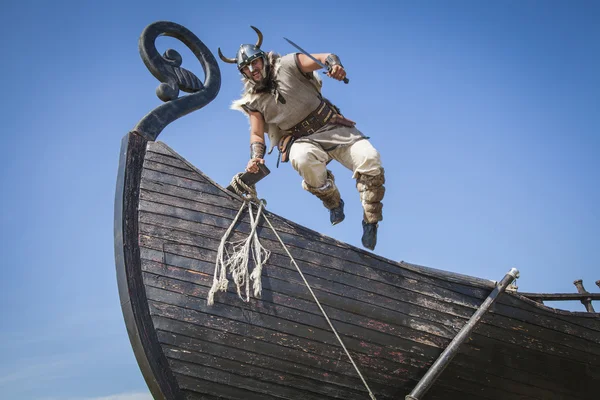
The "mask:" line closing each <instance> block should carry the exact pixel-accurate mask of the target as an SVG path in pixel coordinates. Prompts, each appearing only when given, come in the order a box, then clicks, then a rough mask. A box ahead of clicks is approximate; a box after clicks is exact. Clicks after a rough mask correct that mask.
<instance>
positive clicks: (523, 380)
mask: <svg viewBox="0 0 600 400" xmlns="http://www.w3.org/2000/svg"><path fill="white" fill-rule="evenodd" d="M165 282H166V281H165V280H163V281H162V283H165ZM162 286H163V287H169V286H168V285H162ZM170 289H171V290H177V289H176V288H174V287H172V286H171V287H170ZM205 289H206V291H207V289H208V284H207V288H205ZM186 293H187V294H188V295H196V293H195V292H194V291H190V290H187V291H186ZM230 297H231V298H233V300H234V303H233V304H231V303H229V302H227V303H226V304H228V305H230V306H234V304H235V296H230ZM273 297H274V301H275V302H276V304H284V303H289V302H288V301H285V300H283V301H277V300H278V299H277V297H278V296H273ZM279 297H283V296H279ZM297 306H298V307H299V308H300V309H303V308H304V307H303V304H298V305H297ZM327 311H328V314H329V316H330V318H331V319H332V321H333V322H334V324H335V325H336V326H339V325H340V324H342V322H340V321H343V320H341V319H340V316H339V315H338V314H340V313H339V312H335V311H336V310H335V309H330V308H328V309H327ZM279 315H281V312H280V313H279ZM346 320H348V319H346ZM295 321H301V320H300V319H296V320H295ZM365 321H366V323H367V325H366V326H370V324H375V325H376V326H377V327H378V328H379V327H381V326H382V325H384V324H382V323H380V322H379V321H375V320H373V319H367V318H365ZM353 323H354V324H356V323H357V322H356V319H355V320H354V321H353ZM371 327H374V326H371ZM351 330H353V331H354V333H355V334H356V337H357V338H361V339H363V338H364V339H365V340H368V339H367V336H366V335H364V334H362V335H361V332H360V330H359V329H356V328H354V329H352V328H351ZM397 334H398V335H399V336H400V337H403V339H406V336H405V335H403V334H402V333H400V332H397ZM413 340H414V339H413ZM405 354H406V353H405ZM478 356H480V355H478ZM480 358H481V357H475V358H473V359H470V360H468V361H466V362H464V363H463V364H462V369H463V370H465V371H470V372H469V374H470V375H471V376H473V375H478V374H479V373H480V372H481V370H480V369H478V370H472V368H473V364H474V363H477V362H478V361H479V360H480ZM563 366H564V364H563ZM494 372H495V373H496V374H497V373H498V370H497V369H496V371H494ZM554 373H556V371H554ZM509 375H512V376H511V379H510V381H511V382H513V381H520V385H521V386H523V387H529V386H530V385H533V383H534V381H535V379H532V377H527V376H523V375H522V373H521V375H516V374H509ZM578 376H579V377H581V376H582V375H578ZM485 378H486V380H487V382H488V383H489V382H495V381H497V379H496V377H494V375H493V374H491V375H490V374H486V376H485ZM504 386H506V384H504V383H502V382H497V387H498V388H503V387H504ZM547 386H548V385H547V382H541V381H540V386H538V387H536V386H533V387H534V389H535V391H537V392H543V391H544V390H546V389H545V388H546V387H547ZM545 398H549V397H548V396H546V397H545Z"/></svg>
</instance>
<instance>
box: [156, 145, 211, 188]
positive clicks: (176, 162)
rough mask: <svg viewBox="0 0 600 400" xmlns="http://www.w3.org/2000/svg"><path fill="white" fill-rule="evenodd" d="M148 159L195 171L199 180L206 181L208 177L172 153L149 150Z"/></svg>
mask: <svg viewBox="0 0 600 400" xmlns="http://www.w3.org/2000/svg"><path fill="white" fill-rule="evenodd" d="M146 161H153V162H156V163H160V164H164V165H169V166H171V167H175V168H179V169H182V170H186V171H189V172H193V173H194V174H195V175H196V176H197V177H198V179H199V180H200V179H201V180H204V181H206V178H205V177H204V175H200V174H197V173H196V172H195V171H194V170H193V169H192V168H190V166H189V165H188V164H187V163H185V162H184V161H183V160H182V159H181V158H179V157H174V156H171V155H166V154H161V153H155V152H152V151H149V152H147V153H146Z"/></svg>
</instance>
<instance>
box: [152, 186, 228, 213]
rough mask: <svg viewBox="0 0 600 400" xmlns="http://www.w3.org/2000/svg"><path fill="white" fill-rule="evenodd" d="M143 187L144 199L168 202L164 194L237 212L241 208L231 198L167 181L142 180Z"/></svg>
mask: <svg viewBox="0 0 600 400" xmlns="http://www.w3.org/2000/svg"><path fill="white" fill-rule="evenodd" d="M141 188H142V191H141V196H142V199H144V200H147V201H154V202H156V203H162V204H168V200H165V199H164V198H160V197H161V196H160V195H162V196H171V197H179V198H181V199H186V200H193V201H194V202H199V203H203V204H210V205H213V206H218V207H223V208H229V209H231V210H234V211H235V212H237V211H238V210H239V204H238V203H237V202H235V201H234V200H232V199H230V198H225V197H223V196H217V195H214V194H211V193H205V192H198V191H194V190H187V189H185V188H182V187H180V186H173V185H169V184H167V183H158V182H153V181H149V180H144V181H142V184H141ZM164 192H168V195H166V194H165V193H164ZM234 215H235V214H234Z"/></svg>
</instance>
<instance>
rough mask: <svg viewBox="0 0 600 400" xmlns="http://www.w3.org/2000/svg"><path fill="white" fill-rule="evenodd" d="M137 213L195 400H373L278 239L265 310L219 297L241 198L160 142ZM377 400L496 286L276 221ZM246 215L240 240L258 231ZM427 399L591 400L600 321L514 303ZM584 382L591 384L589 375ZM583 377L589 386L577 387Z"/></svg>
mask: <svg viewBox="0 0 600 400" xmlns="http://www.w3.org/2000/svg"><path fill="white" fill-rule="evenodd" d="M148 147H149V149H151V151H152V153H151V154H150V153H149V157H148V159H147V160H146V163H145V164H144V171H143V174H142V177H141V182H140V187H141V191H140V194H139V203H138V204H139V208H138V210H139V212H138V215H137V217H138V224H139V225H138V236H137V237H138V239H137V243H138V246H140V253H139V258H140V260H141V270H142V271H143V273H142V277H143V283H144V289H143V290H144V292H145V295H146V296H147V303H148V304H147V305H148V309H149V313H150V317H151V320H152V324H153V329H154V330H155V331H156V334H157V338H158V339H157V340H158V342H159V343H160V346H161V351H163V352H164V353H165V354H166V357H167V360H168V364H169V366H170V368H171V370H172V371H173V374H174V376H175V379H176V381H177V383H178V384H179V387H180V389H181V390H182V393H185V396H186V397H188V398H202V396H221V397H223V398H229V399H234V398H240V399H242V398H243V399H250V398H257V399H258V398H289V399H296V398H328V399H329V398H331V399H338V398H348V399H351V398H367V395H366V392H365V390H364V387H363V386H362V383H361V381H360V380H359V379H358V376H357V375H356V371H355V370H354V368H353V367H352V365H351V364H350V362H349V361H348V359H347V357H346V356H345V354H343V352H342V351H341V348H340V345H339V343H338V342H337V340H336V339H335V337H334V335H333V334H332V332H331V329H330V328H329V326H328V325H327V323H326V322H325V319H324V318H323V316H322V314H321V312H320V310H319V309H318V307H316V305H315V303H314V300H313V299H312V297H311V295H310V294H309V293H308V290H307V289H306V287H305V286H304V283H303V282H302V280H301V279H300V277H299V275H298V273H297V271H296V269H295V267H293V266H292V265H291V264H290V261H289V258H288V257H287V255H286V252H285V250H284V249H283V248H282V247H281V244H280V243H279V242H278V241H277V239H276V237H275V235H274V234H273V233H272V232H271V231H270V229H268V228H267V227H266V224H265V222H264V221H263V222H262V223H261V224H260V227H259V230H258V232H259V235H260V237H261V241H262V243H263V244H264V245H265V246H266V247H267V248H268V249H269V250H271V251H272V255H271V257H270V259H269V260H268V262H267V264H266V266H265V268H264V269H263V276H262V284H263V292H262V293H263V295H262V299H252V300H251V301H250V302H249V303H243V302H242V301H241V300H240V299H239V298H238V297H237V295H236V294H234V293H233V290H234V289H233V284H232V285H231V288H230V291H229V292H228V293H219V294H217V297H216V304H215V305H214V306H212V307H208V306H207V304H206V296H207V293H208V290H209V288H210V286H211V284H212V274H213V272H214V260H215V257H216V248H217V246H218V244H219V242H220V240H221V237H222V236H223V234H224V233H225V230H226V229H227V228H228V227H229V225H230V224H231V222H232V220H233V218H234V216H235V215H236V213H237V211H238V209H239V207H240V205H241V202H240V199H239V197H238V196H237V195H234V194H230V193H227V192H226V191H225V190H224V189H223V188H221V187H218V186H215V185H214V183H213V182H212V181H211V180H210V179H209V178H207V177H206V176H204V175H203V174H202V173H201V172H200V171H198V170H197V169H196V168H195V167H193V166H191V165H190V164H189V163H188V162H187V161H185V160H183V159H181V158H179V157H178V156H177V154H176V153H174V152H173V151H172V150H170V149H169V148H168V147H167V146H166V145H164V144H160V143H152V144H151V145H149V146H148ZM267 216H268V218H269V219H270V220H271V222H272V223H273V224H274V225H275V227H276V228H277V230H278V232H279V234H280V236H281V237H282V238H283V240H284V241H285V242H286V245H287V246H288V248H289V251H290V252H291V253H292V255H293V256H294V258H295V259H296V261H297V263H298V264H299V266H300V268H301V269H302V270H303V272H304V275H305V276H306V277H307V279H308V280H309V282H310V284H311V287H312V288H313V290H314V291H315V293H316V294H317V296H318V297H319V299H320V301H321V303H322V304H323V306H324V307H325V309H326V311H327V313H328V315H329V317H330V319H331V321H332V322H333V324H334V325H335V326H336V329H337V330H338V332H339V333H340V335H341V337H342V338H343V340H344V343H345V344H346V347H347V348H348V349H349V350H350V352H351V354H352V356H353V358H354V359H355V361H356V362H357V365H359V368H360V369H361V372H362V373H363V374H364V376H365V378H366V379H367V381H368V382H369V384H370V386H371V387H372V389H373V390H374V391H375V393H376V395H377V398H378V399H380V400H381V399H392V398H393V399H399V398H403V397H404V396H405V395H406V394H407V393H408V392H409V391H410V389H411V388H412V387H414V386H415V385H416V383H417V381H418V380H419V378H420V377H421V376H422V375H423V374H424V372H425V371H426V369H427V368H428V367H429V366H430V365H431V363H432V362H433V361H434V360H435V358H436V357H437V356H438V355H439V354H440V353H441V351H442V350H443V349H444V348H445V346H447V344H448V343H449V342H450V341H451V340H452V338H453V337H454V335H455V334H456V332H457V331H458V330H459V329H460V328H461V327H462V326H463V325H464V324H465V323H466V321H467V320H468V318H469V317H470V316H471V315H472V314H473V312H474V311H475V310H476V309H477V308H478V307H479V305H480V304H481V302H482V300H483V299H484V298H485V297H486V296H487V295H488V294H489V292H490V290H491V287H493V282H491V281H486V280H481V279H477V278H472V277H464V276H461V275H457V274H451V273H447V272H444V271H437V270H432V269H428V268H426V267H422V266H417V265H413V264H408V263H404V262H400V263H397V262H392V261H389V260H386V259H384V258H381V257H378V256H376V255H373V254H372V253H367V252H364V251H362V250H358V249H355V248H353V247H352V246H349V245H347V244H344V243H341V242H337V241H335V240H333V239H331V238H327V237H325V236H322V235H320V234H318V233H316V232H313V231H310V230H308V229H306V228H303V227H300V226H298V225H296V224H294V223H291V222H289V221H286V220H284V219H282V218H280V217H277V216H275V215H273V214H270V213H268V212H267ZM249 230H250V227H249V220H248V216H247V215H245V213H244V214H243V217H242V219H241V221H239V222H238V224H237V225H236V227H235V230H234V233H233V235H232V236H231V238H230V239H231V240H238V239H242V238H244V237H245V235H247V233H248V232H249ZM505 296H506V298H504V299H501V300H500V301H499V302H498V303H497V304H495V305H494V307H493V310H492V312H491V313H490V314H489V315H488V316H486V317H485V318H484V320H483V321H482V324H481V326H480V327H478V328H477V329H476V331H475V332H474V333H473V334H472V335H471V337H470V338H469V340H468V341H467V342H466V343H465V344H464V345H463V347H461V349H460V353H459V354H458V355H457V356H456V358H455V359H454V360H453V363H452V364H451V365H450V366H449V367H448V369H447V370H446V371H444V373H443V374H442V376H441V377H440V379H439V381H438V382H437V383H436V386H435V387H433V388H432V389H431V391H430V392H428V395H427V397H426V398H427V399H451V400H453V399H459V398H460V399H461V400H463V399H470V398H472V399H490V400H505V399H509V400H513V399H524V398H527V399H540V400H542V399H544V400H546V399H567V398H568V399H581V400H585V399H589V398H592V397H591V396H592V395H593V394H596V393H595V392H594V389H593V387H594V385H593V383H597V382H600V372H594V371H599V370H600V360H599V359H600V346H599V345H600V335H599V332H600V321H599V318H598V316H597V315H594V314H583V313H569V312H559V311H555V310H553V309H551V308H548V307H545V306H543V305H539V304H535V302H534V301H533V300H528V299H525V298H524V297H522V295H520V294H513V293H511V294H506V295H505ZM582 377H583V378H582ZM582 379H584V380H583V381H582Z"/></svg>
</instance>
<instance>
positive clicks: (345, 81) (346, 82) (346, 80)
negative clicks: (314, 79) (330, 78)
mask: <svg viewBox="0 0 600 400" xmlns="http://www.w3.org/2000/svg"><path fill="white" fill-rule="evenodd" d="M323 73H324V74H328V73H329V70H328V71H323ZM343 81H344V83H345V84H348V82H350V79H348V78H344V79H343Z"/></svg>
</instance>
